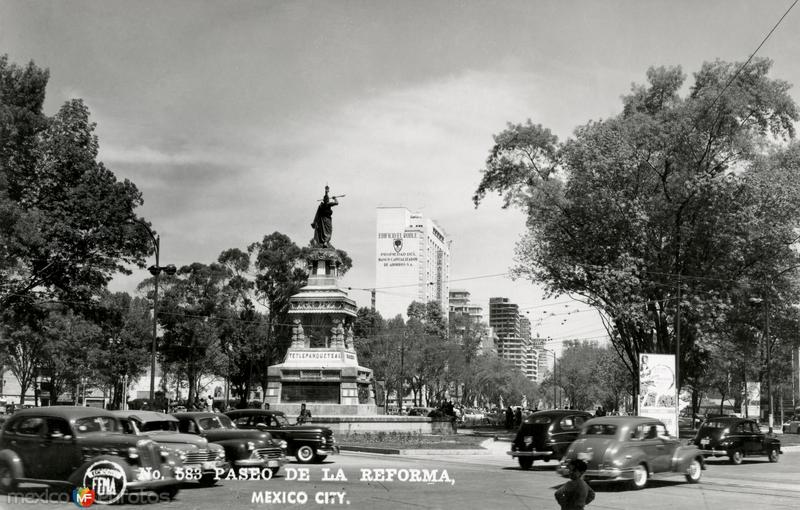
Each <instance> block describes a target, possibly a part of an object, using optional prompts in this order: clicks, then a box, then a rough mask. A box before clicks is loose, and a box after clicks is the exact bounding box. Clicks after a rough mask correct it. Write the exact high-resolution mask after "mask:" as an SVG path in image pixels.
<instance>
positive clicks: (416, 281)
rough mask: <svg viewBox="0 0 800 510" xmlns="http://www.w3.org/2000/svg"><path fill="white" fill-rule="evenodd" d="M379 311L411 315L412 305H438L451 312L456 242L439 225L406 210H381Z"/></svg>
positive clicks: (377, 276) (377, 273)
mask: <svg viewBox="0 0 800 510" xmlns="http://www.w3.org/2000/svg"><path fill="white" fill-rule="evenodd" d="M376 216H377V222H376V223H377V235H376V240H375V253H376V257H375V289H376V292H375V308H376V309H377V310H378V311H379V312H380V313H381V315H382V316H383V317H384V318H386V319H390V318H393V317H395V316H397V315H398V314H399V315H402V316H404V317H405V316H406V312H407V311H408V305H410V304H411V302H412V301H418V302H421V303H427V302H429V301H437V302H439V304H440V305H441V307H442V313H444V314H445V316H446V315H447V314H448V313H449V311H450V304H449V300H450V283H449V280H450V243H451V240H450V238H449V237H448V235H447V233H446V232H445V231H444V229H443V228H442V227H441V226H439V225H438V224H437V223H436V222H435V221H433V220H431V219H429V218H425V217H424V216H423V215H422V214H420V213H414V212H411V211H409V210H408V209H406V208H405V207H378V208H377V214H376Z"/></svg>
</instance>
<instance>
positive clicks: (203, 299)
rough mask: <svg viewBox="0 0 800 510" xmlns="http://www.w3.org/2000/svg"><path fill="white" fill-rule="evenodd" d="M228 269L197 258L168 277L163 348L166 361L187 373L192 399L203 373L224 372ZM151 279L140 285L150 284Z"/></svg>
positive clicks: (161, 307)
mask: <svg viewBox="0 0 800 510" xmlns="http://www.w3.org/2000/svg"><path fill="white" fill-rule="evenodd" d="M225 277H226V271H225V269H224V267H222V266H221V265H219V264H211V265H205V264H201V263H199V262H195V263H193V264H190V265H188V266H183V267H181V268H180V269H178V272H177V274H176V275H175V276H174V277H170V276H167V277H166V278H163V281H164V297H163V301H160V302H159V303H160V304H159V315H158V321H159V322H160V323H161V325H162V327H163V328H164V337H163V339H162V345H161V348H160V351H161V354H162V356H163V358H164V361H165V362H166V363H168V364H171V365H173V366H177V367H178V368H179V370H181V371H182V372H184V373H185V375H186V379H187V382H188V386H189V395H188V398H189V401H190V402H193V401H194V399H195V397H197V391H198V386H199V383H200V377H201V376H202V375H204V374H224V373H225V372H226V366H225V365H226V361H227V360H226V358H225V356H224V355H223V354H222V350H221V346H220V340H219V320H220V315H219V314H220V312H221V311H223V310H225V308H226V305H227V301H226V295H225V293H224V281H225ZM150 281H151V279H150V280H147V281H145V282H143V283H142V284H141V285H140V287H147V286H148V285H149V283H150Z"/></svg>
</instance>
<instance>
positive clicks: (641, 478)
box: [630, 464, 648, 490]
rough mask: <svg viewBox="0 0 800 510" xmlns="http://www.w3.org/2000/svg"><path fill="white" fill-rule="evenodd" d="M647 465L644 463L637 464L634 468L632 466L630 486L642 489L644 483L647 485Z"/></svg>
mask: <svg viewBox="0 0 800 510" xmlns="http://www.w3.org/2000/svg"><path fill="white" fill-rule="evenodd" d="M647 478H648V473H647V466H645V465H644V464H639V465H638V466H636V467H635V468H633V478H631V482H630V483H631V488H633V489H635V490H640V489H644V487H645V485H647Z"/></svg>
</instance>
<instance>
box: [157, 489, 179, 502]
mask: <svg viewBox="0 0 800 510" xmlns="http://www.w3.org/2000/svg"><path fill="white" fill-rule="evenodd" d="M178 492H180V489H179V488H178V487H176V486H172V487H166V488H163V489H158V492H157V494H158V497H159V499H167V500H169V501H172V500H173V499H175V496H177V495H178Z"/></svg>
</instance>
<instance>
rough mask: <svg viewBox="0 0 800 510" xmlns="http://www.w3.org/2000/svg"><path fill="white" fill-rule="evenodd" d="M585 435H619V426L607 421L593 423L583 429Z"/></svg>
mask: <svg viewBox="0 0 800 510" xmlns="http://www.w3.org/2000/svg"><path fill="white" fill-rule="evenodd" d="M583 435H584V436H615V435H617V426H616V425H608V424H607V423H593V424H591V425H589V426H587V427H586V428H585V429H584V431H583Z"/></svg>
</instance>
